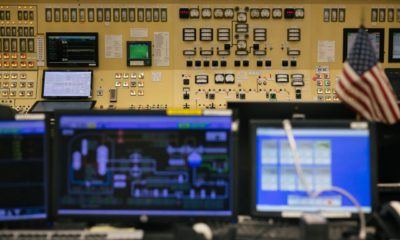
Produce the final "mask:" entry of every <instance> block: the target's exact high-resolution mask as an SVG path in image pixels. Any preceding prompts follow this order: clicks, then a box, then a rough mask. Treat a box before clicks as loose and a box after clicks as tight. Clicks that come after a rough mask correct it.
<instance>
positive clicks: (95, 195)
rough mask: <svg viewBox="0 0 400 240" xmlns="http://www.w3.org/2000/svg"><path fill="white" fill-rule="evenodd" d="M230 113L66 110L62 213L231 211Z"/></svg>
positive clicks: (61, 141)
mask: <svg viewBox="0 0 400 240" xmlns="http://www.w3.org/2000/svg"><path fill="white" fill-rule="evenodd" d="M230 128H231V118H230V117H228V116H165V115H162V116H161V115H160V116H121V115H115V116H113V115H106V116H78V115H61V116H60V117H59V119H58V125H57V132H58V133H57V139H56V144H57V146H58V157H59V165H58V166H57V167H56V174H57V177H56V178H57V184H58V186H59V188H58V189H59V193H58V196H57V199H58V206H57V211H58V214H60V215H114V216H120V215H133V216H135V215H136V216H137V215H156V216H157V215H159V216H230V215H231V214H232V203H231V201H232V199H231V193H232V191H231V189H232V184H231V170H232V165H231V164H232V159H231V157H232V156H231V154H230V152H231V150H232V149H231V140H232V139H231V137H230Z"/></svg>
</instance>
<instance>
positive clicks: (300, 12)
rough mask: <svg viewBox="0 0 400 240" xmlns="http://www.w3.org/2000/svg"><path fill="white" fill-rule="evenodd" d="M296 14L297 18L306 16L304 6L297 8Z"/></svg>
mask: <svg viewBox="0 0 400 240" xmlns="http://www.w3.org/2000/svg"><path fill="white" fill-rule="evenodd" d="M294 15H295V17H296V18H304V9H303V8H296V10H295V12H294Z"/></svg>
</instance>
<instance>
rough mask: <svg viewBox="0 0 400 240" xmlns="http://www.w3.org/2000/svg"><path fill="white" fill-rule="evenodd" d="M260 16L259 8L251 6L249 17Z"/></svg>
mask: <svg viewBox="0 0 400 240" xmlns="http://www.w3.org/2000/svg"><path fill="white" fill-rule="evenodd" d="M259 17H260V9H258V8H252V9H250V18H259Z"/></svg>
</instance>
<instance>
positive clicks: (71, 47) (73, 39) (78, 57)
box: [46, 32, 99, 67]
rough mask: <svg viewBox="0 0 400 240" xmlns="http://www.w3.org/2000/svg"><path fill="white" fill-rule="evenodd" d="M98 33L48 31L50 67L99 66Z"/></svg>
mask: <svg viewBox="0 0 400 240" xmlns="http://www.w3.org/2000/svg"><path fill="white" fill-rule="evenodd" d="M98 41H99V39H98V33H94V32H84V33H82V32H48V33H46V54H47V66H48V67H97V66H98V65H99V56H98V54H99V53H98V45H99V44H98Z"/></svg>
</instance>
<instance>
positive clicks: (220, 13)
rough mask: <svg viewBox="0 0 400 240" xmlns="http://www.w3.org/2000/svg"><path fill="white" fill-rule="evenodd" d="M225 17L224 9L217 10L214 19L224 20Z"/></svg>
mask: <svg viewBox="0 0 400 240" xmlns="http://www.w3.org/2000/svg"><path fill="white" fill-rule="evenodd" d="M223 17H224V10H223V9H222V8H215V9H214V18H223Z"/></svg>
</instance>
